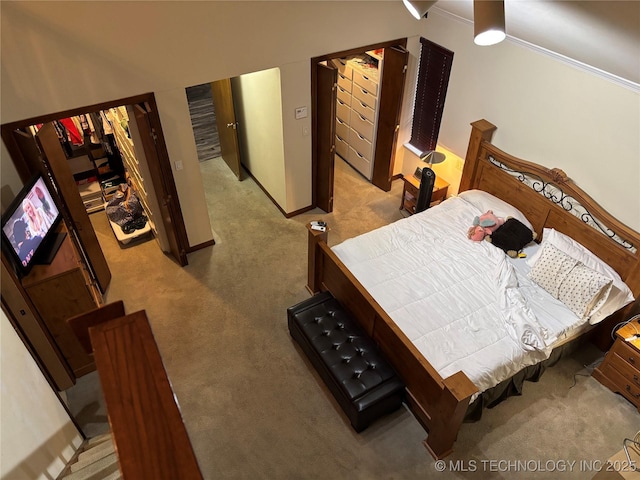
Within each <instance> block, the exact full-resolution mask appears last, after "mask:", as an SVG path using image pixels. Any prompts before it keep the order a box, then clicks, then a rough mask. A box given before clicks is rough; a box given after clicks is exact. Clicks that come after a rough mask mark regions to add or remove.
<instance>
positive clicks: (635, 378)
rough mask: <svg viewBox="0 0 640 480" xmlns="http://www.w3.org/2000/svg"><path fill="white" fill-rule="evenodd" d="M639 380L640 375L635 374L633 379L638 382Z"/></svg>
mask: <svg viewBox="0 0 640 480" xmlns="http://www.w3.org/2000/svg"><path fill="white" fill-rule="evenodd" d="M638 380H640V379H638V375H634V376H633V381H634V382H636V383H638Z"/></svg>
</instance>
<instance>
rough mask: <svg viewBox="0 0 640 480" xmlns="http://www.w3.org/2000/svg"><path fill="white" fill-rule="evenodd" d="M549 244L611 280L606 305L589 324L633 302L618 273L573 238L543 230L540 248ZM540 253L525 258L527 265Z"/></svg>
mask: <svg viewBox="0 0 640 480" xmlns="http://www.w3.org/2000/svg"><path fill="white" fill-rule="evenodd" d="M546 244H551V245H553V246H555V247H556V248H558V249H559V250H560V251H562V252H564V253H566V254H567V255H569V256H571V257H572V258H575V259H576V260H579V261H580V262H582V263H584V264H585V265H586V266H587V267H589V268H592V269H593V270H595V271H596V272H599V273H601V274H602V275H604V276H606V277H609V278H611V279H612V280H613V287H612V291H611V293H610V294H609V296H608V298H607V301H606V303H605V304H604V305H603V306H602V307H601V308H600V310H598V312H596V313H595V314H593V315H592V316H591V318H590V319H589V323H591V324H592V325H594V324H596V323H598V322H599V321H601V320H603V319H605V318H606V317H607V316H609V315H611V314H612V313H613V312H615V311H617V310H618V309H620V308H622V307H624V306H625V305H628V304H629V303H631V302H633V300H634V296H633V292H632V291H631V289H630V288H629V287H628V285H627V284H626V283H625V282H624V280H622V278H620V275H618V272H616V271H615V270H614V269H613V268H611V267H610V266H609V265H608V264H607V263H605V262H603V261H602V260H601V259H600V258H599V257H598V256H596V255H595V254H593V253H592V252H591V251H590V250H589V249H587V248H586V247H584V246H583V245H582V244H580V243H578V242H576V241H575V240H574V239H573V238H571V237H569V236H567V235H565V234H563V233H561V232H558V231H557V230H555V229H553V228H545V229H544V230H543V235H542V244H541V245H542V246H544V245H546ZM541 253H542V248H540V249H539V250H538V251H537V252H536V253H535V254H534V255H532V256H530V257H528V258H527V264H528V265H529V266H530V267H533V266H534V265H535V263H536V262H537V260H538V258H539V256H540V255H541Z"/></svg>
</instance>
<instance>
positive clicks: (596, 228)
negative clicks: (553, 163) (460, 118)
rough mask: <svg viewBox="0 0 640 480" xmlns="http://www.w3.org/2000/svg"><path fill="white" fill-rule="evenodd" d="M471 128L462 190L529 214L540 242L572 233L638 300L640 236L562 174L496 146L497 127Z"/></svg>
mask: <svg viewBox="0 0 640 480" xmlns="http://www.w3.org/2000/svg"><path fill="white" fill-rule="evenodd" d="M471 126H472V132H471V136H470V139H469V148H468V150H467V156H466V159H465V165H464V170H463V172H462V180H461V182H460V189H459V191H461V192H462V191H464V190H470V189H479V190H484V191H486V192H489V193H491V194H493V195H495V196H496V197H498V198H501V199H502V200H504V201H506V202H509V203H510V204H511V205H513V206H515V207H517V208H518V209H519V210H520V211H522V213H524V214H525V216H526V217H527V219H528V220H529V221H530V222H531V224H532V225H533V228H534V229H535V231H536V232H537V234H538V240H540V239H542V231H543V229H544V228H554V229H555V230H557V231H560V232H562V233H564V234H566V235H569V236H570V237H571V238H573V239H575V240H576V241H578V242H580V243H581V244H582V245H584V246H585V247H586V248H588V249H589V250H591V251H592V252H593V253H594V254H596V255H597V256H598V257H600V258H601V259H602V260H603V261H605V262H606V263H608V264H609V265H610V266H611V267H612V268H614V269H615V270H616V271H617V272H618V274H619V275H620V277H622V279H623V280H624V281H625V283H626V284H627V285H628V286H629V288H630V289H631V290H632V291H633V293H634V295H635V296H636V297H638V296H639V295H640V233H638V232H636V231H634V230H633V229H631V228H630V227H628V226H626V225H625V224H623V223H622V222H620V221H619V220H617V219H616V218H614V217H613V216H612V215H611V214H610V213H608V212H607V211H606V210H605V209H604V208H602V207H601V206H600V205H598V203H597V202H596V201H595V200H593V198H591V197H590V196H589V195H588V194H587V193H586V192H584V191H583V190H582V189H581V188H580V187H578V186H577V185H576V184H575V183H574V182H573V181H572V180H571V179H570V178H569V177H567V175H566V174H565V173H564V172H563V171H562V170H560V169H556V168H554V169H547V168H545V167H542V166H540V165H537V164H535V163H531V162H528V161H526V160H522V159H519V158H516V157H514V156H512V155H509V154H507V153H505V152H503V151H502V150H500V149H499V148H497V147H496V146H494V145H492V144H491V137H492V136H493V132H494V131H495V130H496V126H495V125H493V124H491V123H490V122H488V121H487V120H478V121H477V122H474V123H472V124H471Z"/></svg>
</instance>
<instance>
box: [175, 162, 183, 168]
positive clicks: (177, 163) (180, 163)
mask: <svg viewBox="0 0 640 480" xmlns="http://www.w3.org/2000/svg"><path fill="white" fill-rule="evenodd" d="M182 168H183V166H182V160H176V171H178V170H182Z"/></svg>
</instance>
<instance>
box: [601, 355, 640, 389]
mask: <svg viewBox="0 0 640 480" xmlns="http://www.w3.org/2000/svg"><path fill="white" fill-rule="evenodd" d="M606 363H607V364H608V365H611V366H612V367H613V368H615V369H616V370H617V371H618V372H619V373H620V374H621V375H622V376H623V377H624V378H626V379H627V380H628V381H629V382H631V383H632V384H634V385H635V386H636V387H638V388H640V371H638V369H637V368H635V367H634V366H633V365H630V364H629V363H627V362H626V361H625V360H624V358H622V357H621V356H619V355H618V354H617V353H613V352H610V353H609V354H608V355H607V359H606Z"/></svg>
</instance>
